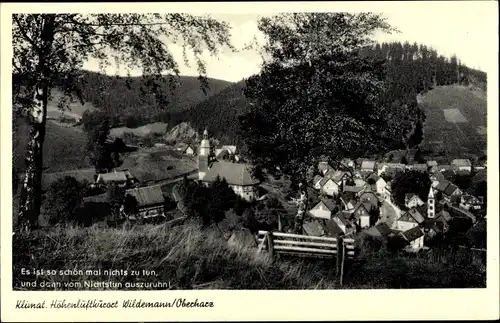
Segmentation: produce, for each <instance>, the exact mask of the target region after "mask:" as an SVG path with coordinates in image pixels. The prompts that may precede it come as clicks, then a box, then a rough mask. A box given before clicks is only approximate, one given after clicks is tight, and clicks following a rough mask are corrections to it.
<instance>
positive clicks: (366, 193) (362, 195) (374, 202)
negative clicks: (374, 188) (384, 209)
mask: <svg viewBox="0 0 500 323" xmlns="http://www.w3.org/2000/svg"><path fill="white" fill-rule="evenodd" d="M366 195H372V196H373V197H374V199H373V201H371V200H368V199H366ZM359 199H360V200H361V201H365V200H366V201H369V202H370V203H371V204H373V205H374V206H376V205H377V203H378V198H377V195H375V193H373V192H370V191H367V192H363V193H362V194H361V196H360V197H359Z"/></svg>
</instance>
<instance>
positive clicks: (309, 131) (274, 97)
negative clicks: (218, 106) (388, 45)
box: [240, 13, 392, 181]
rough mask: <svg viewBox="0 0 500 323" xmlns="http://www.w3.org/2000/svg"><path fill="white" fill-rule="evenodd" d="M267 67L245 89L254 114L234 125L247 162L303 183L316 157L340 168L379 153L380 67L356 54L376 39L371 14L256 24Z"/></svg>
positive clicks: (380, 23) (377, 21)
mask: <svg viewBox="0 0 500 323" xmlns="http://www.w3.org/2000/svg"><path fill="white" fill-rule="evenodd" d="M259 29H260V30H261V31H262V32H264V34H265V35H266V36H267V37H268V42H267V44H266V45H265V46H264V51H265V54H266V55H265V56H266V61H265V63H264V65H263V68H262V71H261V73H260V74H259V75H257V76H255V77H251V78H250V79H248V80H247V82H246V85H247V87H246V89H245V95H246V96H247V97H248V98H250V99H251V100H252V103H253V108H252V109H251V111H250V112H249V113H247V114H246V115H244V116H242V117H241V118H240V123H241V130H242V137H243V138H244V139H245V141H246V144H247V146H248V149H249V152H250V155H251V157H252V159H253V162H254V163H256V164H257V166H260V167H261V168H265V169H267V171H268V172H270V173H279V172H282V173H285V174H287V175H292V176H293V178H294V179H295V180H298V181H302V180H304V179H305V175H306V172H307V169H308V168H309V167H310V166H311V165H313V164H315V163H316V162H317V161H318V159H319V158H321V157H322V156H328V157H329V158H331V159H333V160H339V159H340V158H342V157H345V156H351V157H352V156H354V155H358V156H361V155H363V154H366V153H370V152H374V151H377V150H380V149H383V147H381V146H382V142H383V140H382V139H383V137H384V136H385V135H387V133H386V131H385V130H387V127H386V122H385V120H384V118H383V117H382V116H383V113H382V111H381V110H382V109H383V108H382V107H381V105H380V102H379V101H380V100H379V98H380V93H381V92H382V91H383V90H384V83H383V79H384V75H383V68H382V64H381V62H379V61H375V60H373V59H369V58H363V57H361V56H359V55H358V54H357V52H358V51H357V50H358V49H359V48H360V47H362V46H366V45H369V44H370V37H371V36H372V35H373V34H374V33H375V32H377V31H380V30H381V31H387V32H390V31H391V30H392V29H391V28H390V26H389V25H388V24H387V23H386V22H385V20H384V19H383V18H382V17H381V16H379V15H376V14H368V13H362V14H350V13H300V14H281V15H278V16H275V17H272V18H263V19H261V20H260V22H259Z"/></svg>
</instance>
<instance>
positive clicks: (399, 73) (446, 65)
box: [171, 42, 486, 149]
mask: <svg viewBox="0 0 500 323" xmlns="http://www.w3.org/2000/svg"><path fill="white" fill-rule="evenodd" d="M360 55H362V56H365V57H371V58H374V59H376V60H384V61H385V74H386V81H387V89H386V91H385V93H384V97H383V98H380V99H381V100H382V102H383V103H382V104H383V105H384V106H386V107H387V108H388V109H387V110H388V111H389V112H388V113H389V115H388V116H387V119H390V120H392V127H391V128H393V129H394V131H395V134H402V133H407V132H410V133H411V129H412V128H414V126H415V125H416V124H417V123H418V122H421V123H423V122H424V118H425V117H424V114H423V111H422V110H421V109H419V108H418V104H417V100H416V97H417V94H418V93H424V92H426V91H428V90H429V89H432V88H433V87H434V86H440V85H448V84H457V83H460V84H463V85H468V84H473V85H474V86H477V87H480V88H483V89H485V87H486V73H484V72H481V71H477V70H473V69H470V68H468V67H467V66H465V65H463V64H461V63H460V61H459V59H458V58H457V57H455V56H453V57H451V58H446V57H444V56H442V55H438V53H437V51H436V50H434V49H432V48H429V47H427V46H425V45H418V44H413V45H411V44H409V43H397V42H395V43H382V44H377V45H375V46H374V47H371V48H364V49H363V50H362V51H361V52H360ZM244 88H245V82H244V81H242V82H239V83H236V84H234V85H232V86H231V87H228V88H227V89H225V90H223V91H221V92H220V93H219V94H217V95H214V96H212V97H210V98H208V99H207V100H205V101H203V102H201V103H199V104H197V105H196V106H194V107H193V108H192V109H190V110H188V111H185V112H182V113H179V114H176V115H175V116H172V118H171V121H174V120H175V122H180V121H187V122H190V123H191V125H192V126H193V127H194V128H195V129H198V130H201V129H202V128H205V127H207V128H209V129H210V131H211V134H213V135H214V136H216V137H217V138H220V139H222V140H223V141H225V142H234V143H238V131H239V130H238V129H239V123H238V120H237V116H238V115H241V114H242V113H244V112H246V111H247V109H248V107H249V102H248V100H247V99H246V98H245V96H244V93H243V90H244ZM175 122H174V123H175ZM420 140H421V138H414V137H413V136H409V138H408V137H405V138H400V137H397V136H396V137H395V138H394V142H393V143H392V145H393V147H394V148H395V149H397V148H405V146H410V147H412V146H415V145H416V144H418V143H419V142H420Z"/></svg>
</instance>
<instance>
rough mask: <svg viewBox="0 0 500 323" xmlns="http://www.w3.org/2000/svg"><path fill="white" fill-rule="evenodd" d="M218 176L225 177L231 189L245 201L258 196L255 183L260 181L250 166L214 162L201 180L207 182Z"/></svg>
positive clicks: (213, 180)
mask: <svg viewBox="0 0 500 323" xmlns="http://www.w3.org/2000/svg"><path fill="white" fill-rule="evenodd" d="M217 177H219V178H220V179H225V180H226V182H227V183H228V184H229V187H231V188H232V189H233V191H234V192H235V193H236V194H237V195H239V196H240V197H242V198H243V199H245V200H247V201H253V200H255V199H256V198H257V197H258V188H257V185H258V184H259V183H260V181H259V180H257V179H256V178H255V177H254V176H253V175H252V171H251V169H250V166H249V165H247V164H238V163H231V162H214V163H213V164H212V165H211V167H210V168H209V169H208V171H207V173H206V175H205V176H204V177H203V179H202V182H203V183H206V184H209V183H212V182H215V180H216V179H217Z"/></svg>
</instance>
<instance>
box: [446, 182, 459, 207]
mask: <svg viewBox="0 0 500 323" xmlns="http://www.w3.org/2000/svg"><path fill="white" fill-rule="evenodd" d="M460 196H462V190H461V189H460V188H458V186H456V185H455V184H453V183H450V184H449V185H448V186H446V188H445V189H444V191H443V198H444V200H445V201H447V202H452V203H453V202H459V199H460Z"/></svg>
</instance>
